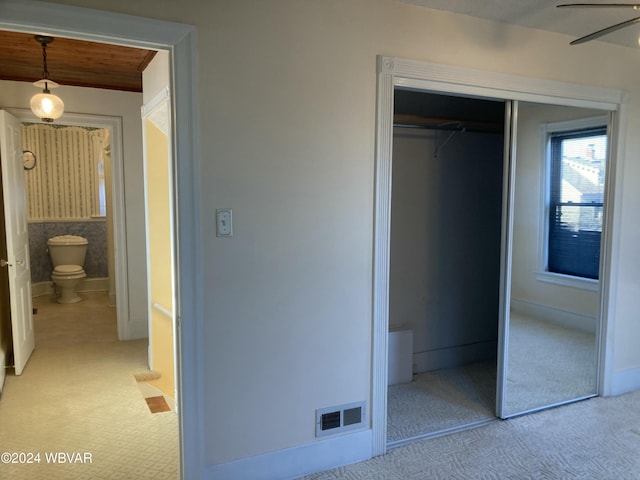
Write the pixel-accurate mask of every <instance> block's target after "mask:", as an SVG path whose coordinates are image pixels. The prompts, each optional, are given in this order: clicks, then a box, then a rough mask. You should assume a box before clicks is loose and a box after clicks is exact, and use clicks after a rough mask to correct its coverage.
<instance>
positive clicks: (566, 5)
mask: <svg viewBox="0 0 640 480" xmlns="http://www.w3.org/2000/svg"><path fill="white" fill-rule="evenodd" d="M556 7H558V8H631V9H633V10H640V3H563V4H561V5H556Z"/></svg>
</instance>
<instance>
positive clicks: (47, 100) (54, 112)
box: [30, 35, 64, 122]
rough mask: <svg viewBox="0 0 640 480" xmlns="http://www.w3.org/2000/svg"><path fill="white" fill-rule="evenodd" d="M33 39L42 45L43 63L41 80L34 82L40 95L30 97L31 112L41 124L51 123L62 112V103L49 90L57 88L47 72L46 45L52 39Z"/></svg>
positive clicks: (37, 37) (42, 37) (40, 36)
mask: <svg viewBox="0 0 640 480" xmlns="http://www.w3.org/2000/svg"><path fill="white" fill-rule="evenodd" d="M35 39H36V41H37V42H38V43H40V45H42V63H43V72H42V73H43V77H44V78H43V79H42V80H38V81H37V82H34V84H33V85H34V86H36V87H38V88H42V93H38V94H36V95H34V96H33V97H31V102H30V107H31V111H32V112H33V113H34V114H35V115H36V116H37V117H38V118H40V119H42V121H43V122H53V121H54V120H56V119H58V118H60V117H61V116H62V114H63V112H64V102H63V101H62V100H61V99H60V97H58V96H57V95H54V94H52V93H51V91H50V90H49V89H50V88H57V87H58V84H57V83H56V82H53V81H51V80H49V71H48V70H47V45H48V44H49V43H51V42H53V38H51V37H46V36H43V35H36V36H35Z"/></svg>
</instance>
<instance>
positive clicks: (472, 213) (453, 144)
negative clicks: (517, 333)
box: [389, 128, 504, 372]
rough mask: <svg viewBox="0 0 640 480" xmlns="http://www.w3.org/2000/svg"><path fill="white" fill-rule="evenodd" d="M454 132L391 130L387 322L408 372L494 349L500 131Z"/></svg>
mask: <svg viewBox="0 0 640 480" xmlns="http://www.w3.org/2000/svg"><path fill="white" fill-rule="evenodd" d="M451 133H452V132H448V131H440V132H438V131H436V130H416V129H406V128H395V129H394V136H393V186H392V206H391V256H390V269H389V323H390V325H403V326H405V327H409V328H411V329H412V330H413V339H414V350H413V351H414V362H413V363H414V371H415V372H424V371H429V370H437V369H440V368H449V367H454V366H457V365H464V364H466V363H471V362H475V361H482V360H486V359H489V358H495V357H496V351H497V337H498V312H499V288H500V285H499V284H500V243H501V237H500V235H501V222H502V189H503V187H502V165H503V142H504V137H503V136H502V135H501V134H487V133H476V132H465V133H461V132H458V133H455V132H454V134H453V136H452V137H450V138H449V140H448V141H446V139H447V138H448V136H449V135H450V134H451ZM445 141H446V143H445ZM436 146H441V147H442V148H439V150H438V153H437V155H434V152H435V148H436Z"/></svg>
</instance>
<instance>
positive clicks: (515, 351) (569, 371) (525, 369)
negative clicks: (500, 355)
mask: <svg viewBox="0 0 640 480" xmlns="http://www.w3.org/2000/svg"><path fill="white" fill-rule="evenodd" d="M596 368H597V362H596V342H595V335H593V334H589V333H585V332H583V331H580V330H575V329H569V328H565V327H562V326H559V325H554V324H551V323H548V322H545V321H542V320H539V319H536V318H533V317H530V316H525V315H522V314H518V313H515V312H512V314H511V327H510V339H509V362H508V370H507V386H506V395H505V401H506V408H505V410H506V412H507V413H508V414H515V413H520V412H524V411H527V410H531V409H535V408H539V407H544V406H547V405H553V404H556V403H560V402H564V401H567V400H571V399H575V398H580V397H584V396H588V395H590V394H594V393H595V391H596ZM495 389H496V364H495V362H482V363H474V364H470V365H465V366H462V367H457V368H450V369H443V370H438V371H434V372H427V373H422V374H419V375H415V376H414V381H413V382H411V383H406V384H401V385H394V386H392V387H389V391H388V406H387V441H388V442H389V443H393V442H397V441H400V440H405V439H410V438H414V437H418V436H422V435H425V434H433V433H437V432H440V431H444V430H447V429H451V428H457V427H461V426H464V425H468V424H473V423H476V422H479V421H482V420H487V419H490V418H494V417H495V410H496V407H495Z"/></svg>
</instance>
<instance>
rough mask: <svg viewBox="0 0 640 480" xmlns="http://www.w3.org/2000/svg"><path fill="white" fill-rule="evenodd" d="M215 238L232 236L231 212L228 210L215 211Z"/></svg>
mask: <svg viewBox="0 0 640 480" xmlns="http://www.w3.org/2000/svg"><path fill="white" fill-rule="evenodd" d="M216 236H217V237H232V236H233V212H232V210H231V209H230V208H220V209H217V210H216Z"/></svg>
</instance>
